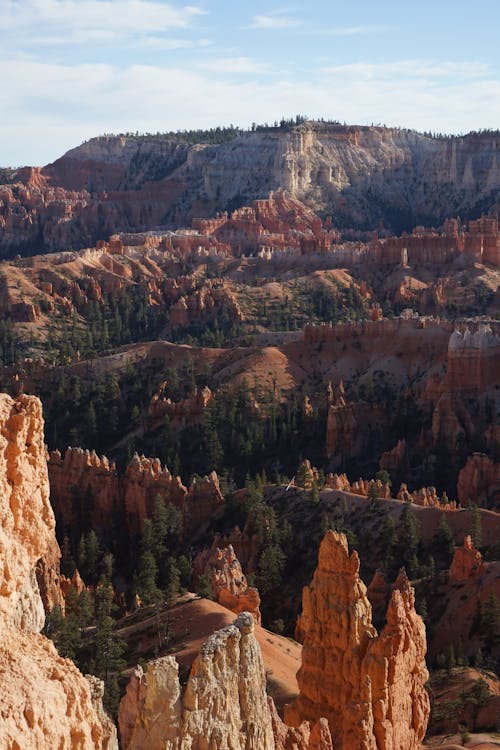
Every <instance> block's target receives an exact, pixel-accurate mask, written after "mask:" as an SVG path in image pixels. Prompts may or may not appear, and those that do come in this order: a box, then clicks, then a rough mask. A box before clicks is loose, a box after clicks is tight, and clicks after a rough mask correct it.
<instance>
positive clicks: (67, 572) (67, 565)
mask: <svg viewBox="0 0 500 750" xmlns="http://www.w3.org/2000/svg"><path fill="white" fill-rule="evenodd" d="M60 566H61V573H62V574H63V575H64V576H66V578H72V577H73V573H74V572H75V570H76V563H75V561H74V559H73V555H72V554H71V543H70V541H69V536H68V535H67V534H66V535H65V536H64V539H63V543H62V546H61V563H60Z"/></svg>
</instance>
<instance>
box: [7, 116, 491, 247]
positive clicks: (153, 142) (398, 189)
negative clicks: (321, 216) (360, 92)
mask: <svg viewBox="0 0 500 750" xmlns="http://www.w3.org/2000/svg"><path fill="white" fill-rule="evenodd" d="M499 163H500V162H499V160H498V139H496V138H495V136H494V135H487V134H481V135H478V134H470V135H468V136H463V137H456V138H446V139H440V138H429V137H427V136H425V135H421V134H419V133H415V132H412V131H408V130H398V129H393V128H374V127H356V126H353V127H343V126H340V125H334V124H327V123H320V122H307V123H303V124H301V125H298V126H296V127H293V128H291V129H289V130H287V129H274V130H273V129H271V130H269V131H267V132H252V133H240V134H239V135H237V137H235V138H233V139H231V140H230V141H228V142H226V143H221V144H217V145H210V146H207V145H206V144H205V145H202V144H192V145H188V144H186V143H179V142H177V141H176V140H175V139H169V138H168V136H163V137H162V136H158V137H154V138H152V137H148V138H136V137H127V136H105V137H101V138H95V139H93V140H91V141H89V142H87V143H85V144H83V145H82V146H79V147H78V148H75V149H73V150H71V151H69V152H68V153H67V154H65V155H64V156H63V157H62V158H61V159H58V160H57V161H56V162H54V164H51V165H49V166H47V167H44V168H43V169H35V170H33V169H25V170H17V172H16V173H14V174H13V175H11V176H10V180H11V184H9V185H4V186H2V187H1V190H0V225H1V227H2V229H3V232H2V238H3V242H2V247H1V250H0V255H4V256H5V254H6V253H7V252H10V253H15V252H16V251H19V250H26V249H28V248H30V249H38V250H40V249H42V248H50V249H56V248H68V247H77V246H79V247H84V246H87V247H88V246H89V245H91V244H93V243H94V241H95V239H98V238H99V235H100V238H103V237H106V236H108V235H109V234H111V233H112V232H114V231H117V230H118V229H121V230H125V231H130V230H141V229H150V228H151V227H153V226H157V225H159V224H163V225H165V224H167V225H170V226H171V225H172V223H174V222H177V223H184V224H186V223H188V221H189V220H190V218H192V217H193V216H194V215H195V213H196V214H197V215H201V216H210V215H213V214H214V213H215V211H216V210H223V209H227V208H228V207H229V205H233V206H234V204H235V203H237V204H239V205H241V204H242V203H244V202H245V201H246V202H248V201H249V200H253V199H255V198H262V197H264V196H266V195H268V194H269V193H270V192H271V191H273V190H279V189H280V188H282V189H285V190H287V191H288V192H289V193H290V195H291V196H292V197H293V198H299V199H300V200H303V201H305V202H306V203H308V204H309V205H310V206H311V207H312V208H314V209H315V210H321V211H323V212H328V213H332V214H333V215H334V216H336V219H337V220H339V221H340V222H342V224H343V225H344V226H360V225H363V226H368V227H371V228H375V227H377V226H378V224H379V222H380V218H381V215H380V211H381V210H382V211H383V214H382V219H383V221H384V223H385V225H386V226H392V228H393V229H396V230H399V229H401V228H409V227H414V226H415V225H418V224H422V223H425V222H429V220H430V222H431V223H433V224H434V225H436V226H438V225H439V224H441V223H442V221H443V220H444V218H446V217H448V216H452V215H457V214H460V215H461V216H468V215H472V214H473V213H474V212H476V213H477V209H478V208H479V207H481V208H483V207H484V206H487V207H488V208H494V207H495V206H496V205H497V204H498V187H499V185H500V167H499ZM381 206H382V209H381Z"/></svg>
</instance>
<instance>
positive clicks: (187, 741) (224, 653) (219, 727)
mask: <svg viewBox="0 0 500 750" xmlns="http://www.w3.org/2000/svg"><path fill="white" fill-rule="evenodd" d="M118 722H119V725H120V731H121V741H122V748H123V749H124V750H128V749H129V748H130V750H131V749H132V748H134V750H142V749H143V748H144V750H146V749H147V750H151V749H152V748H156V747H164V748H168V750H188V748H202V747H205V748H210V749H211V750H226V749H227V748H234V750H250V748H253V749H254V750H274V748H275V741H274V735H273V727H272V723H271V714H270V710H269V706H268V703H267V695H266V675H265V670H264V663H263V661H262V655H261V652H260V647H259V644H258V642H257V640H256V638H255V635H254V628H253V621H252V617H251V615H250V614H249V613H248V612H245V613H242V614H240V615H239V616H238V618H237V619H236V621H235V623H234V625H229V626H228V627H226V628H223V629H222V630H218V631H217V632H215V633H214V634H213V635H212V636H211V637H210V638H209V639H208V641H207V642H206V643H205V645H204V646H203V647H202V649H201V651H200V653H199V654H198V656H197V657H196V659H195V661H194V663H193V665H192V667H191V672H190V675H189V679H188V682H187V685H186V688H185V690H184V693H183V694H182V695H181V687H180V684H179V676H178V665H177V662H176V661H175V659H174V657H172V656H165V657H162V658H160V659H156V660H155V661H153V662H151V663H150V664H149V665H148V669H147V672H146V674H145V675H144V674H143V673H142V670H140V671H136V672H135V674H134V675H133V677H132V681H131V683H130V686H129V688H128V689H127V693H126V695H125V698H124V699H123V700H122V702H121V704H120V709H119V713H118Z"/></svg>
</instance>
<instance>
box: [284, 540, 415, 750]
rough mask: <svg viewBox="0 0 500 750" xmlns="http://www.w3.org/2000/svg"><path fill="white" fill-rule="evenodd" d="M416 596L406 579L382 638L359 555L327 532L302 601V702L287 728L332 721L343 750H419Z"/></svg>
mask: <svg viewBox="0 0 500 750" xmlns="http://www.w3.org/2000/svg"><path fill="white" fill-rule="evenodd" d="M414 604H415V599H414V592H413V589H412V587H411V586H410V584H409V582H408V579H407V578H406V576H404V575H400V576H399V578H398V581H397V586H396V587H395V589H394V591H393V593H392V596H391V600H390V602H389V606H388V609H387V624H386V626H385V627H384V629H383V630H382V632H381V633H380V635H377V631H376V630H375V628H374V626H373V625H372V621H371V620H372V608H371V605H370V602H369V601H368V598H367V596H366V587H365V585H364V583H363V582H362V580H361V579H360V577H359V558H358V555H357V552H353V553H352V554H351V555H349V550H348V546H347V540H346V537H345V535H344V534H338V533H335V532H333V531H328V532H327V534H326V535H325V537H324V539H323V541H322V543H321V547H320V551H319V561H318V567H317V569H316V572H315V574H314V578H313V580H312V583H311V585H310V586H306V587H305V588H304V592H303V599H302V615H301V616H300V618H299V621H298V625H297V635H298V636H299V638H300V639H301V640H303V649H302V666H301V668H300V670H299V672H298V674H297V681H298V684H299V690H300V695H299V697H298V698H297V700H296V701H295V702H294V703H293V704H292V705H290V706H288V707H287V708H286V711H285V719H286V721H287V723H289V724H292V725H294V726H297V725H298V724H299V723H300V722H301V721H303V720H304V719H307V720H309V721H317V720H318V719H319V718H320V717H322V716H324V717H326V718H327V720H328V723H329V726H330V730H331V733H332V739H333V746H334V747H335V748H339V749H340V750H401V748H405V750H416V748H418V747H420V743H421V741H422V739H423V737H424V734H425V731H426V728H427V721H428V718H429V711H430V707H429V698H428V695H427V692H426V690H425V687H424V685H425V682H426V681H427V678H428V672H427V668H426V666H425V652H426V637H425V626H424V623H423V621H422V619H421V618H420V617H419V615H417V613H416V612H415V606H414Z"/></svg>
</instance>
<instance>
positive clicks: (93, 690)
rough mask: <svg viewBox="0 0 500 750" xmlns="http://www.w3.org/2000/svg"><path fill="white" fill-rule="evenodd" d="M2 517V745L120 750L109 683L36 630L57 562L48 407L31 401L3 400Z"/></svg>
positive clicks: (0, 405) (0, 413)
mask: <svg viewBox="0 0 500 750" xmlns="http://www.w3.org/2000/svg"><path fill="white" fill-rule="evenodd" d="M0 519H1V524H0V566H1V567H0V582H1V583H0V705H1V706H2V730H1V739H0V742H1V744H2V747H6V748H25V747H26V748H27V747H30V748H34V749H37V750H53V748H55V747H68V748H69V747H79V748H82V750H91V749H92V748H93V749H96V748H100V749H102V750H116V748H117V742H116V730H115V728H114V726H113V725H112V723H111V721H110V720H109V718H108V717H107V716H106V715H105V714H104V711H103V709H102V683H101V682H100V681H99V680H96V679H95V678H92V679H91V681H90V682H89V681H88V680H86V679H85V678H84V677H83V675H82V674H81V673H80V672H79V671H78V669H77V668H76V667H75V665H74V664H73V663H72V662H70V661H69V660H67V659H62V658H60V657H59V656H58V654H57V652H56V650H55V648H54V646H53V644H52V643H51V642H50V641H49V640H47V639H46V638H45V637H43V636H41V635H39V633H38V632H36V631H38V630H40V629H41V627H42V625H43V622H44V619H45V617H44V609H43V604H42V600H41V597H40V592H39V589H38V582H37V576H36V574H35V566H36V565H37V561H39V560H40V559H41V558H43V557H44V555H48V557H47V558H46V559H47V560H50V554H51V553H50V550H51V549H52V550H54V544H55V536H54V529H55V523H54V515H53V513H52V509H51V507H50V504H49V483H48V476H47V465H46V462H45V449H44V445H43V419H42V405H41V403H40V401H39V400H38V399H36V398H34V397H31V396H26V395H21V396H19V397H18V398H17V399H16V400H13V399H11V398H10V397H9V396H6V395H5V394H1V395H0Z"/></svg>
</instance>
